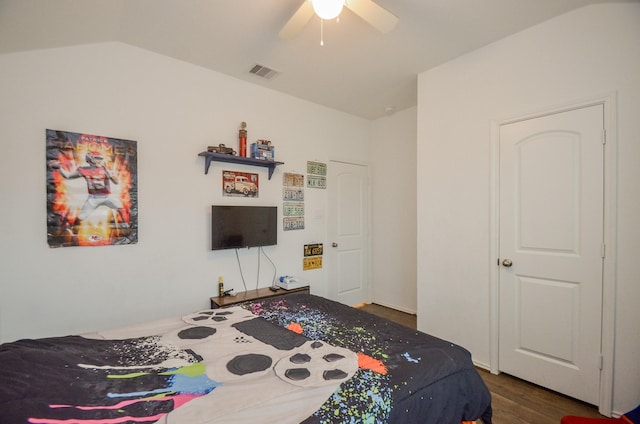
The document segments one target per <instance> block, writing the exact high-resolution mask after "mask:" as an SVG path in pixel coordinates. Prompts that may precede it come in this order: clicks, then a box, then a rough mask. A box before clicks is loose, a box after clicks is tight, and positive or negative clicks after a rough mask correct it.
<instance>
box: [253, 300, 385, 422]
mask: <svg viewBox="0 0 640 424" xmlns="http://www.w3.org/2000/svg"><path fill="white" fill-rule="evenodd" d="M245 307H246V308H247V309H249V310H250V311H252V312H253V313H254V314H256V315H259V316H261V317H262V318H264V319H266V320H268V321H270V322H273V323H274V324H277V325H279V326H281V327H285V328H289V327H290V326H291V324H296V327H297V326H299V328H301V329H302V334H303V335H304V336H306V337H308V338H310V339H312V340H323V341H325V342H327V343H330V344H335V345H339V346H342V347H345V348H347V349H349V350H351V351H353V352H361V353H362V352H367V355H365V356H367V357H369V358H371V359H372V360H373V362H377V363H378V364H381V366H383V364H384V360H385V359H386V358H387V355H386V354H385V352H384V343H383V342H382V341H381V340H377V339H376V336H375V335H374V334H372V333H371V332H369V331H368V330H366V329H365V328H363V327H362V326H358V325H354V326H353V327H345V326H344V324H343V323H341V322H340V321H338V320H337V319H335V318H333V317H331V316H330V315H328V314H326V313H325V312H323V311H320V310H316V309H313V308H311V307H308V306H307V305H301V306H299V307H297V308H292V307H291V306H290V305H289V304H288V303H287V300H286V299H281V300H275V301H274V300H272V301H263V302H255V303H250V304H247V305H245ZM360 368H361V369H360V370H358V372H357V373H356V375H355V376H354V378H352V379H350V380H348V381H346V382H344V383H342V384H341V385H340V387H339V388H338V390H336V391H335V392H334V394H333V395H332V396H331V398H329V399H328V400H327V401H326V402H325V403H324V404H323V405H322V407H321V408H320V409H319V410H318V411H316V413H315V414H314V418H315V421H317V422H321V423H336V422H343V423H372V424H373V423H379V422H387V421H388V417H389V413H390V412H391V406H392V405H391V388H390V385H389V380H388V377H387V375H386V372H384V373H383V372H380V371H381V370H380V369H379V368H375V367H374V369H375V370H373V369H363V367H362V365H361V367H360ZM338 417H340V418H339V419H338Z"/></svg>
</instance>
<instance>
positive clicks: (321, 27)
mask: <svg viewBox="0 0 640 424" xmlns="http://www.w3.org/2000/svg"><path fill="white" fill-rule="evenodd" d="M320 46H324V19H322V18H320Z"/></svg>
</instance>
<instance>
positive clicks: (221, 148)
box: [207, 143, 236, 155]
mask: <svg viewBox="0 0 640 424" xmlns="http://www.w3.org/2000/svg"><path fill="white" fill-rule="evenodd" d="M207 152H211V153H224V154H226V155H235V154H236V151H235V150H233V149H232V148H231V147H227V146H225V145H224V144H222V143H220V144H218V145H217V146H207Z"/></svg>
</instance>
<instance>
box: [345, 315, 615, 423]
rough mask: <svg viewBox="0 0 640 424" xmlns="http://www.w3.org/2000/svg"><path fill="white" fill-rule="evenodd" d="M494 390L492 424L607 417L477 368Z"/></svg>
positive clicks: (402, 319)
mask: <svg viewBox="0 0 640 424" xmlns="http://www.w3.org/2000/svg"><path fill="white" fill-rule="evenodd" d="M358 307H359V308H360V309H362V310H364V311H366V312H369V313H371V314H374V315H378V316H381V317H383V318H386V319H388V320H391V321H395V322H397V323H399V324H402V325H405V326H407V327H411V328H416V327H417V324H416V316H415V315H412V314H407V313H404V312H400V311H397V310H395V309H391V308H387V307H384V306H380V305H376V304H363V305H358ZM478 372H479V373H480V376H481V377H482V379H483V380H484V382H485V384H486V385H487V387H488V388H489V391H491V397H492V402H491V403H492V407H493V424H559V423H560V419H561V418H562V417H563V416H565V415H577V416H580V417H590V418H604V417H603V416H602V415H600V414H599V413H598V409H597V408H596V407H595V406H592V405H589V404H586V403H584V402H580V401H577V400H575V399H572V398H569V397H567V396H564V395H561V394H558V393H556V392H553V391H551V390H547V389H545V388H542V387H540V386H537V385H535V384H531V383H529V382H526V381H524V380H520V379H518V378H516V377H512V376H510V375H507V374H500V375H494V374H491V373H490V372H488V371H486V370H483V369H478Z"/></svg>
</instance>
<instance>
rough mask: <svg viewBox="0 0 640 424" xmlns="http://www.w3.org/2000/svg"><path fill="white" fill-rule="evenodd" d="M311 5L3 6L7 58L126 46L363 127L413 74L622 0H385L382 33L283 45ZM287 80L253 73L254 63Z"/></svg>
mask: <svg viewBox="0 0 640 424" xmlns="http://www.w3.org/2000/svg"><path fill="white" fill-rule="evenodd" d="M302 1H305V0H0V53H8V52H16V51H22V50H30V49H41V48H50V47H59V46H68V45H75V44H86V43H95V42H104V41H119V42H122V43H127V44H130V45H133V46H137V47H140V48H143V49H147V50H150V51H153V52H157V53H160V54H163V55H166V56H170V57H173V58H176V59H180V60H184V61H187V62H191V63H194V64H196V65H199V66H203V67H206V68H210V69H213V70H215V71H218V72H221V73H224V74H227V75H230V76H233V77H236V78H239V79H242V80H245V81H249V82H252V83H255V84H260V85H263V86H265V87H269V88H272V89H274V90H277V91H281V92H284V93H288V94H290V95H293V96H296V97H299V98H302V99H306V100H309V101H312V102H314V103H319V104H322V105H325V106H328V107H331V108H334V109H338V110H341V111H344V112H347V113H350V114H353V115H357V116H361V117H364V118H367V119H376V118H378V117H380V116H384V115H385V113H389V110H388V109H389V108H393V110H395V111H397V110H402V109H405V108H407V107H411V106H414V105H415V104H416V87H417V75H418V74H419V73H420V72H423V71H425V70H427V69H429V68H431V67H434V66H437V65H439V64H441V63H444V62H446V61H448V60H450V59H452V58H455V57H457V56H460V55H462V54H464V53H466V52H469V51H472V50H474V49H476V48H478V47H481V46H484V45H486V44H489V43H491V42H493V41H496V40H498V39H500V38H502V37H505V36H507V35H509V34H513V33H515V32H518V31H521V30H523V29H525V28H527V27H529V26H532V25H535V24H536V23H539V22H542V21H544V20H547V19H549V18H551V17H553V16H556V15H559V14H562V13H565V12H567V11H570V10H572V9H575V8H578V7H582V6H584V5H588V4H592V3H602V2H607V1H616V0H377V3H378V4H379V5H381V6H382V7H384V8H386V9H387V10H389V11H390V12H392V13H393V14H395V15H396V16H398V18H399V23H398V25H397V27H396V28H395V29H394V30H393V31H392V32H390V33H388V34H380V33H378V32H377V31H376V30H375V29H373V27H371V26H369V25H368V24H367V23H365V22H364V21H363V20H361V19H360V18H359V17H358V16H356V15H355V14H353V13H352V12H351V11H349V10H347V9H345V10H344V11H343V12H342V15H341V17H340V22H339V23H336V22H334V21H326V22H325V24H324V46H323V47H321V46H320V20H319V19H318V18H317V17H314V18H313V19H312V20H311V21H310V22H309V24H308V25H307V26H306V27H305V28H304V30H303V31H302V33H301V34H300V36H298V37H297V38H296V39H294V40H291V41H285V40H281V39H279V38H278V32H279V31H280V28H281V27H282V26H283V25H284V24H285V23H286V22H287V20H288V19H289V17H290V16H291V15H292V14H293V13H294V12H295V11H296V10H297V8H298V7H299V6H300V4H301V3H302ZM255 64H260V65H263V66H267V67H269V68H272V69H274V70H276V71H279V72H280V74H279V75H278V76H277V77H275V78H274V79H271V80H266V79H263V78H259V77H257V76H255V75H252V74H250V73H249V70H250V69H251V68H252V67H253V66H254V65H255Z"/></svg>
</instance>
